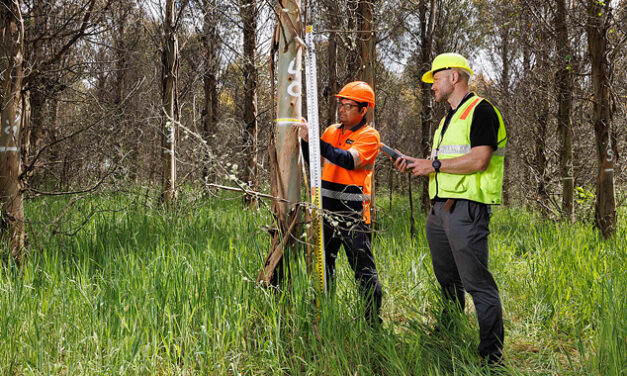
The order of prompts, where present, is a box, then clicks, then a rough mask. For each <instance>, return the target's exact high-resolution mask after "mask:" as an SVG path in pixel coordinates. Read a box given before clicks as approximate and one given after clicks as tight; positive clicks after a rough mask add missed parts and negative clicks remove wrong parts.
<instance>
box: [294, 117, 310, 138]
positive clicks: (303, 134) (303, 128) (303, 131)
mask: <svg viewBox="0 0 627 376" xmlns="http://www.w3.org/2000/svg"><path fill="white" fill-rule="evenodd" d="M296 126H297V127H298V137H300V138H301V139H302V140H303V141H305V142H309V126H308V125H307V120H305V118H301V119H300V123H299V124H296Z"/></svg>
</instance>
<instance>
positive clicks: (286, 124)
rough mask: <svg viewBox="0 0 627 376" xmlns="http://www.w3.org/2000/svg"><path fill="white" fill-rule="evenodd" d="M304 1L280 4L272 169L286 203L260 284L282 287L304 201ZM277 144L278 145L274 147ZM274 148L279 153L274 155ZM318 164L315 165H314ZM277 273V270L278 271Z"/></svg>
mask: <svg viewBox="0 0 627 376" xmlns="http://www.w3.org/2000/svg"><path fill="white" fill-rule="evenodd" d="M300 5H301V2H300V0H279V1H278V3H277V9H276V10H277V12H278V14H279V24H278V28H279V30H278V33H276V34H275V35H278V39H279V40H278V46H279V58H278V76H279V77H278V90H277V97H278V101H277V128H276V132H275V137H274V140H273V142H272V143H271V147H270V150H269V152H270V159H271V161H270V163H271V165H272V172H271V174H273V175H274V176H272V180H271V184H272V186H271V190H272V195H273V196H275V197H279V198H280V199H283V200H286V201H288V202H289V203H288V202H285V201H283V200H281V201H279V200H274V201H273V205H272V207H273V211H274V215H275V218H276V223H277V226H278V228H277V229H276V231H273V232H272V245H271V249H270V252H269V254H268V256H267V257H266V260H265V262H264V266H263V267H262V269H261V270H260V272H259V276H258V277H257V281H263V282H264V283H266V284H271V285H275V286H276V285H279V284H280V283H281V282H282V281H283V280H284V278H285V277H286V270H285V266H284V265H286V264H287V263H286V262H284V256H285V258H286V257H288V256H289V254H290V250H291V249H293V248H294V246H295V243H294V240H293V239H294V233H295V232H296V223H297V218H298V210H296V209H297V205H296V204H297V203H298V202H299V201H300V169H299V165H298V156H299V147H300V145H299V142H298V137H297V135H298V131H297V128H296V127H294V123H296V122H299V121H300V119H301V108H302V94H301V92H302V76H301V65H302V64H301V63H302V48H301V47H302V46H301V45H300V44H298V43H297V40H296V37H298V36H299V35H301V34H302V28H303V27H302V24H301V21H300V19H301V18H300ZM273 143H276V144H275V145H272V144H273ZM273 146H275V150H274V152H273V150H272V149H273ZM312 163H315V161H312ZM275 269H276V270H275Z"/></svg>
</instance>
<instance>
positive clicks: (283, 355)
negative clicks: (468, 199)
mask: <svg viewBox="0 0 627 376" xmlns="http://www.w3.org/2000/svg"><path fill="white" fill-rule="evenodd" d="M153 197H154V195H153V194H152V193H150V194H148V195H142V194H138V195H137V196H131V195H120V194H117V195H115V194H100V195H96V196H92V197H85V198H84V199H82V200H78V201H76V202H73V203H72V204H71V205H68V203H70V201H69V199H61V200H60V199H58V198H56V199H52V198H44V199H38V200H34V201H30V202H28V203H27V206H26V212H27V217H28V218H29V219H30V220H31V223H30V225H29V226H28V228H29V232H30V233H29V238H30V243H29V248H30V254H29V257H28V261H27V262H26V264H25V265H24V268H23V270H22V271H19V272H18V271H16V269H15V268H13V267H9V268H6V269H0V339H1V340H0V374H2V375H22V374H24V375H31V374H34V375H44V374H45V375H48V374H54V375H56V374H60V375H155V374H156V375H170V374H172V375H174V374H183V375H205V374H209V375H237V374H242V375H307V374H309V375H448V374H451V375H469V374H470V375H473V374H474V375H482V374H490V373H491V374H506V375H537V374H543V375H587V374H590V375H622V374H625V373H626V372H627V360H626V357H627V355H626V354H627V301H626V300H627V295H626V292H625V291H626V290H627V272H626V268H625V266H624V265H625V263H626V262H627V260H626V257H627V250H626V246H625V243H627V242H626V241H625V239H627V234H626V233H625V224H627V218H626V215H625V212H624V211H623V212H621V214H620V226H619V232H618V233H617V234H616V236H615V237H614V239H612V240H609V241H604V240H602V239H601V238H600V237H599V236H598V235H597V234H596V233H595V231H594V230H593V229H592V228H591V226H589V225H587V224H575V225H570V224H565V223H554V222H549V221H546V220H544V219H542V218H541V217H539V216H537V215H534V214H533V213H529V212H526V211H523V210H518V209H497V210H495V213H494V216H493V218H492V224H491V230H492V235H491V238H490V251H491V256H490V264H491V268H492V270H493V273H494V275H495V278H496V280H497V283H498V284H499V287H500V290H501V298H502V300H503V305H504V314H505V328H506V344H505V356H506V366H507V367H506V369H505V370H503V371H500V372H490V371H488V370H486V369H485V368H483V367H482V365H481V362H480V360H479V358H478V355H477V354H476V350H475V349H476V347H477V344H478V328H477V323H476V318H475V315H474V310H473V308H472V299H469V303H470V304H468V305H467V307H466V313H465V315H464V317H460V318H458V319H457V320H456V322H455V325H454V326H453V327H452V328H450V329H449V330H444V331H441V332H439V333H437V334H436V333H434V332H433V330H432V327H433V325H434V323H435V316H436V315H435V312H438V311H439V310H440V303H439V294H438V288H437V285H436V282H435V279H434V276H433V273H432V269H431V261H430V257H429V252H428V248H427V246H426V239H425V235H424V217H421V216H419V217H418V219H417V223H416V229H417V235H416V237H415V238H414V239H411V238H410V235H409V225H408V213H407V212H406V209H405V207H406V202H405V201H406V199H405V198H396V199H395V201H394V202H393V209H392V211H391V212H387V208H388V203H387V200H384V201H385V204H381V205H382V209H381V210H382V211H381V212H380V214H379V218H380V220H381V234H380V235H379V236H378V237H377V239H376V242H375V246H374V249H375V253H376V258H377V266H378V269H379V272H380V278H381V282H382V284H383V289H384V298H383V299H384V303H383V309H382V314H383V318H384V324H383V327H382V328H375V329H373V328H370V327H369V326H368V325H367V324H366V323H365V322H364V321H363V320H362V319H361V314H360V309H361V302H360V300H359V299H358V297H357V294H356V291H355V284H354V281H353V277H352V273H351V272H350V270H349V268H348V265H347V263H346V259H345V257H343V256H342V257H340V259H339V260H338V268H339V270H338V286H337V294H336V296H335V297H333V298H331V299H328V300H326V301H325V302H323V308H322V311H321V313H320V316H321V320H320V322H317V320H316V313H315V311H314V306H315V296H314V293H313V290H312V284H311V283H310V280H309V277H308V276H307V274H306V266H305V265H304V262H303V261H302V258H298V259H297V260H296V261H295V262H294V266H293V270H294V273H293V276H292V279H291V281H292V282H291V284H290V287H289V288H288V289H284V290H283V291H274V290H268V289H264V288H260V287H259V286H258V285H257V284H256V283H255V282H254V280H255V277H256V275H257V272H258V270H259V266H260V263H261V262H262V259H263V256H265V254H266V252H267V250H268V247H269V243H270V242H269V236H268V235H267V233H266V232H265V231H264V230H263V226H267V225H269V224H270V223H271V220H270V217H269V215H268V213H267V211H266V210H264V209H262V210H260V211H252V210H249V209H244V210H243V209H242V207H241V200H239V199H233V197H234V196H230V195H228V194H220V195H219V197H213V196H207V197H202V196H197V195H196V194H195V193H194V192H191V191H189V192H184V193H183V195H182V197H181V205H180V208H177V209H175V210H173V211H171V212H169V213H166V212H164V211H163V210H161V209H159V208H158V207H157V206H156V205H155V204H154V202H153ZM384 209H385V211H384ZM63 211H65V213H66V214H65V216H63V217H59V214H60V213H61V212H63ZM90 214H92V215H91V217H88V215H90ZM86 219H87V220H86ZM74 232H75V234H74Z"/></svg>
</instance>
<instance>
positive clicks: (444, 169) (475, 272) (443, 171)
mask: <svg viewBox="0 0 627 376" xmlns="http://www.w3.org/2000/svg"><path fill="white" fill-rule="evenodd" d="M472 74H473V72H472V70H471V69H470V67H469V66H468V62H467V61H466V59H465V58H464V57H463V56H461V55H458V54H454V53H446V54H441V55H438V56H437V57H436V58H435V59H434V60H433V63H432V66H431V70H430V71H428V72H427V73H425V74H424V75H423V76H422V80H423V81H424V82H427V83H432V84H433V85H432V87H431V89H432V90H433V91H434V93H435V100H436V102H448V103H449V104H450V106H451V107H450V109H449V111H448V114H447V115H446V116H445V117H444V118H443V119H442V121H441V122H440V125H439V126H438V129H437V130H436V132H435V135H434V138H433V145H432V151H431V158H430V159H418V158H412V157H408V156H403V157H400V158H398V159H397V160H396V162H395V165H396V166H397V167H398V168H399V169H400V170H401V171H405V170H410V171H411V172H413V174H414V175H416V176H419V175H428V176H429V196H430V198H431V209H430V211H429V216H428V218H427V223H426V233H427V241H428V243H429V249H430V251H431V259H432V263H433V270H434V272H435V275H436V278H437V280H438V282H439V283H440V285H441V287H442V292H443V294H444V297H445V298H446V299H447V300H449V301H451V302H453V303H454V304H453V306H455V305H457V307H458V308H460V309H463V307H464V303H465V301H464V291H468V293H470V295H471V296H472V299H473V301H474V303H475V309H476V311H477V318H478V321H479V332H480V333H479V335H480V343H479V354H480V355H481V356H482V357H483V358H484V359H486V360H487V361H488V362H489V363H498V364H500V363H501V357H502V352H501V351H502V349H503V339H504V332H503V313H502V308H501V300H500V297H499V290H498V288H497V286H496V282H495V281H494V278H493V277H492V274H491V273H490V271H489V269H488V235H489V234H490V230H489V228H488V227H489V223H490V207H489V205H495V204H500V203H501V192H502V186H503V160H504V156H505V145H506V143H507V136H506V133H505V126H504V124H503V118H502V117H501V114H500V113H499V111H498V110H497V109H496V107H494V106H493V105H492V104H491V103H490V102H488V101H487V100H485V99H483V98H480V97H478V96H477V95H476V94H474V93H472V92H470V91H469V88H468V81H469V80H470V77H471V76H472ZM444 313H445V314H446V313H447V310H446V309H445V311H444Z"/></svg>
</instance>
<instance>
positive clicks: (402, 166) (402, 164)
mask: <svg viewBox="0 0 627 376" xmlns="http://www.w3.org/2000/svg"><path fill="white" fill-rule="evenodd" d="M415 161H416V158H413V157H409V156H407V155H403V156H400V157H398V158H396V161H395V162H394V166H396V168H398V170H399V171H400V172H405V171H408V172H409V171H410V170H411V169H410V168H408V167H407V165H408V164H409V163H411V162H415Z"/></svg>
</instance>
